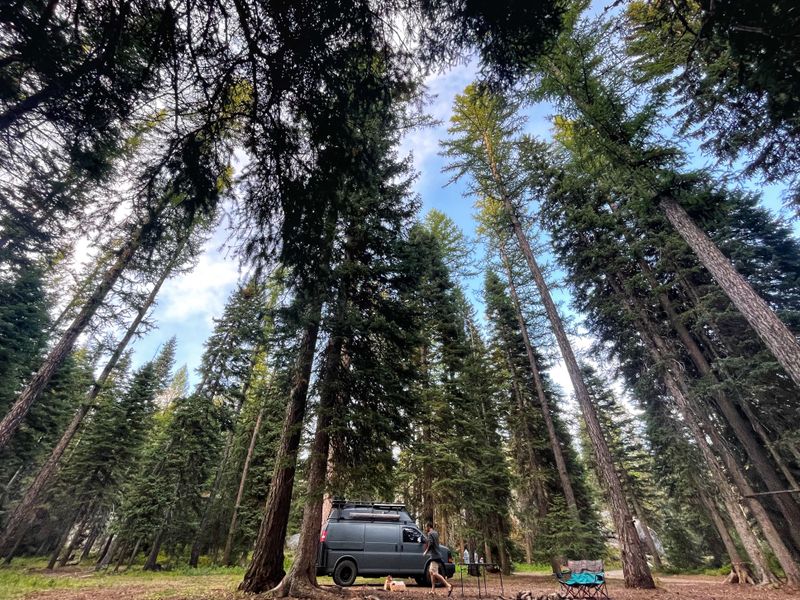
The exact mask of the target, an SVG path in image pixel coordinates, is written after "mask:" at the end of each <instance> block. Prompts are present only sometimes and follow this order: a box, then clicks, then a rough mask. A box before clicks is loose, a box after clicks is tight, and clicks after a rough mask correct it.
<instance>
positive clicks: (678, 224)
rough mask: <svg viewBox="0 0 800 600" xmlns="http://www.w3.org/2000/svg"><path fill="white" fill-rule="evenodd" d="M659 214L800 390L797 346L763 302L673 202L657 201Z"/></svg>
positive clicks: (684, 212) (799, 356) (790, 334)
mask: <svg viewBox="0 0 800 600" xmlns="http://www.w3.org/2000/svg"><path fill="white" fill-rule="evenodd" d="M660 206H661V210H663V211H664V214H665V215H666V216H667V219H669V222H670V223H672V226H673V227H675V230H676V231H677V232H678V234H680V236H681V237H682V238H683V240H684V241H685V242H686V243H687V244H688V245H689V247H690V248H691V249H692V250H693V251H694V253H695V254H696V255H697V258H698V260H699V261H700V262H701V263H702V264H703V266H704V267H705V268H706V269H708V270H709V271H710V272H711V275H713V277H714V279H716V281H717V283H718V284H719V286H720V287H721V288H722V290H723V291H724V292H725V294H726V295H727V296H728V298H730V300H731V302H733V304H734V306H736V308H737V309H739V312H741V313H742V315H743V316H744V318H745V319H747V322H748V323H750V326H751V327H752V328H753V330H754V331H755V332H756V333H757V334H758V337H760V338H761V340H762V341H763V342H764V344H766V346H767V348H769V350H770V352H772V354H773V356H775V358H776V359H777V361H778V363H780V365H781V366H782V367H783V368H784V369H785V370H786V372H787V373H788V374H789V377H791V378H792V381H794V384H795V386H796V387H798V388H800V343H798V341H797V337H796V336H795V335H794V334H793V333H792V332H791V331H789V328H788V327H787V326H786V325H785V324H784V323H783V321H781V320H780V319H779V318H778V315H776V314H775V311H773V310H772V309H771V308H770V307H769V305H768V304H767V303H766V302H765V301H764V299H763V298H762V297H761V296H759V295H758V294H757V293H756V291H755V290H754V289H753V288H752V286H751V285H750V284H749V283H748V282H747V280H746V279H745V278H744V277H742V276H741V274H740V273H739V272H738V271H737V270H736V268H735V267H734V266H733V264H731V261H730V260H728V258H727V257H726V256H725V255H724V254H722V252H721V251H720V249H719V248H718V247H717V245H716V244H715V243H714V242H713V241H712V240H711V238H709V237H708V235H706V233H705V232H704V231H703V230H701V229H700V228H699V227H698V226H697V225H696V224H695V222H694V221H693V220H692V218H691V217H690V216H689V215H688V214H687V213H686V211H685V210H684V209H683V207H682V206H681V205H680V204H678V203H677V202H676V201H675V200H674V199H673V198H661V200H660Z"/></svg>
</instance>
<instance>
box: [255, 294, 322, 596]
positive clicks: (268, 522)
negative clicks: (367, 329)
mask: <svg viewBox="0 0 800 600" xmlns="http://www.w3.org/2000/svg"><path fill="white" fill-rule="evenodd" d="M314 302H315V304H314V306H313V307H312V308H311V310H310V311H309V320H308V323H307V324H306V326H305V331H304V332H303V337H302V339H301V342H300V348H299V352H298V356H297V359H296V362H295V366H294V377H293V382H292V389H291V392H290V393H289V402H288V403H287V404H286V412H285V415H284V420H283V430H282V431H281V440H280V446H279V447H278V454H277V456H276V457H275V471H274V473H273V475H272V482H271V484H270V487H269V493H268V495H267V503H266V508H265V510H264V516H263V518H262V519H261V527H260V528H259V531H258V538H257V539H256V545H255V551H254V552H253V561H252V562H251V563H250V567H249V568H248V569H247V572H246V573H245V575H244V580H243V581H242V583H241V584H239V589H240V590H242V591H244V592H249V593H255V594H257V593H260V592H263V591H265V590H268V589H271V588H273V587H275V586H276V585H278V584H279V583H280V581H281V579H283V576H284V575H285V571H284V570H283V544H284V541H285V538H286V528H287V526H288V522H289V505H290V503H291V500H292V489H293V487H294V476H295V470H296V468H297V449H298V447H299V445H300V439H301V435H302V428H303V417H304V416H305V413H306V399H307V396H308V384H309V378H310V377H311V369H312V366H313V364H314V348H315V346H316V344H317V336H318V334H319V321H320V316H321V312H322V297H321V295H319V296H318V299H316V300H314Z"/></svg>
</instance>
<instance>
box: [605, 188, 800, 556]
mask: <svg viewBox="0 0 800 600" xmlns="http://www.w3.org/2000/svg"><path fill="white" fill-rule="evenodd" d="M608 206H609V208H610V209H611V211H612V213H615V212H616V209H615V207H614V205H613V203H611V202H609V203H608ZM686 218H687V219H688V218H689V217H688V215H686ZM619 225H620V226H621V227H622V228H623V234H624V236H625V239H626V241H628V243H629V245H631V246H633V238H632V236H631V235H630V233H629V231H628V229H627V227H626V226H625V224H624V223H623V222H622V220H621V219H620V220H619ZM700 233H701V234H702V232H700ZM702 235H705V234H702ZM708 242H709V243H711V241H710V240H708ZM636 263H637V265H638V266H639V269H640V270H641V272H642V274H644V276H645V278H646V280H647V283H648V285H649V286H650V288H651V289H652V290H653V293H654V294H655V295H656V296H657V298H658V303H659V305H660V306H661V309H662V310H663V311H664V314H665V315H666V317H667V319H668V320H669V323H670V325H671V326H672V328H673V329H674V330H675V332H676V333H677V334H678V337H679V338H680V340H681V343H682V344H683V346H684V348H685V349H686V351H687V353H688V355H689V358H690V359H691V361H692V363H693V364H694V366H695V368H696V369H697V371H698V372H699V373H700V375H701V376H702V377H706V378H708V379H709V380H710V381H711V382H712V383H713V384H716V385H715V388H714V389H713V390H712V392H711V396H712V397H713V398H714V401H715V403H716V405H717V407H718V409H719V410H720V412H721V413H722V415H723V417H724V418H725V419H726V420H727V422H728V424H729V425H730V427H731V430H732V431H733V433H734V435H736V437H737V439H738V440H739V441H740V442H741V445H742V447H743V448H744V450H745V452H746V454H747V456H748V458H749V459H750V460H751V461H752V463H753V467H754V469H753V471H754V472H755V473H757V474H758V476H759V477H760V478H761V479H762V480H763V481H764V483H765V484H766V486H767V489H768V490H770V491H777V490H783V489H786V485H785V484H784V483H783V482H782V481H781V478H780V476H779V475H778V473H777V471H776V470H775V465H774V464H773V463H772V462H771V461H770V459H769V457H768V456H767V453H766V452H765V451H764V448H763V447H762V446H761V444H760V443H759V442H758V439H757V438H756V436H755V434H754V430H755V431H758V429H757V428H758V427H759V426H760V424H759V423H758V420H757V419H756V417H755V415H753V414H752V411H748V410H747V407H746V403H745V402H742V403H741V406H742V410H744V412H745V414H746V415H747V419H745V418H744V417H743V416H742V415H741V414H740V413H739V410H738V409H737V407H736V405H735V404H734V403H733V401H732V400H731V399H730V398H729V397H728V395H727V394H726V393H725V392H724V391H722V390H721V389H719V383H720V381H719V379H718V378H717V374H716V373H715V372H714V370H713V369H712V367H711V364H710V363H709V361H708V359H707V358H706V355H705V353H704V352H703V350H702V348H701V347H700V344H699V343H698V342H697V341H696V339H695V336H694V335H693V334H692V333H691V332H690V331H689V329H688V328H687V327H686V325H685V324H684V323H683V321H682V320H681V318H680V316H679V315H678V312H677V311H676V310H675V307H674V305H673V303H672V300H671V299H670V298H669V296H668V295H667V293H666V292H665V291H663V290H660V285H659V283H658V281H657V280H656V278H655V276H654V274H653V271H652V269H651V268H650V265H648V264H647V262H646V261H645V260H643V259H642V258H641V256H637V257H636ZM737 275H738V273H737ZM748 412H749V414H748ZM748 420H749V423H748ZM762 437H764V441H765V442H766V444H767V447H768V448H770V450H771V445H770V444H769V440H768V439H767V437H766V436H765V435H763V436H762ZM773 456H775V453H774V452H773ZM775 458H776V462H775V464H777V465H778V466H779V467H780V466H782V464H781V461H780V459H779V457H775ZM784 472H785V471H784ZM789 479H791V477H790V478H789ZM789 479H787V480H789ZM775 500H776V502H777V504H778V507H779V508H780V511H781V513H782V514H783V516H784V518H785V519H786V521H787V523H788V524H789V531H790V534H791V535H792V537H793V540H794V543H795V545H796V546H797V547H798V548H800V507H798V505H797V503H796V502H795V501H794V499H793V498H791V496H787V495H778V497H777V498H775Z"/></svg>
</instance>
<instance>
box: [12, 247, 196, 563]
mask: <svg viewBox="0 0 800 600" xmlns="http://www.w3.org/2000/svg"><path fill="white" fill-rule="evenodd" d="M187 239H188V238H187ZM185 245H186V242H185V241H184V242H183V243H182V244H181V245H180V246H179V248H178V250H177V252H176V253H175V256H174V257H173V258H172V260H171V261H170V262H169V264H168V266H167V267H166V268H165V269H164V272H163V273H162V274H161V276H160V277H159V279H158V281H157V282H156V284H155V285H154V286H153V289H152V290H150V294H149V295H148V296H147V299H146V300H145V301H144V303H143V304H142V306H140V307H139V310H138V312H137V313H136V317H135V318H134V319H133V321H132V322H131V324H130V325H129V326H128V329H127V331H126V332H125V335H124V336H123V337H122V339H120V341H119V342H118V343H117V347H116V348H114V352H113V353H112V354H111V356H110V357H109V359H108V362H106V365H105V367H103V371H102V372H101V373H100V376H99V377H98V378H97V380H96V381H95V382H94V384H93V385H92V387H91V389H90V390H89V393H88V394H87V396H86V400H85V401H84V402H83V404H81V405H80V406H79V407H78V410H77V411H75V415H74V416H73V417H72V421H70V423H69V425H67V428H66V429H65V430H64V433H63V434H62V435H61V439H59V441H58V443H57V444H56V446H55V447H54V448H53V450H52V452H51V453H50V456H48V457H47V460H46V461H45V463H44V464H43V465H42V467H41V468H40V469H39V472H38V473H37V474H36V478H35V479H34V480H33V482H31V484H30V486H28V489H27V490H25V495H24V496H23V497H22V500H20V501H19V503H18V504H17V506H16V508H15V509H14V512H13V513H12V514H11V516H10V517H9V518H8V521H7V522H6V526H5V529H4V530H3V533H2V535H0V552H2V549H3V548H4V547H5V546H6V545H7V544H8V543H9V542H10V541H11V540H13V539H14V538H15V537H16V536H18V535H20V534H23V533H24V532H25V529H26V528H27V524H28V523H30V522H31V520H32V519H31V517H32V515H33V512H34V511H35V510H36V504H37V502H38V500H39V497H40V496H41V493H42V491H43V490H44V489H45V488H46V487H47V485H48V484H49V482H50V481H51V479H52V478H53V476H54V475H55V473H56V471H57V469H58V466H59V464H60V463H61V457H62V456H63V455H64V452H65V451H66V450H67V447H68V446H69V444H70V442H71V441H72V439H73V438H74V437H75V434H76V433H77V432H78V429H79V428H80V425H81V423H82V422H83V419H84V418H85V417H86V415H87V414H88V413H89V411H90V410H91V409H92V408H93V407H94V401H95V400H96V399H97V396H98V395H99V394H100V392H101V391H102V389H103V387H104V386H105V384H106V381H108V378H109V376H110V375H111V372H112V371H113V370H114V367H116V366H117V363H118V362H119V359H120V357H121V356H122V354H123V352H125V349H126V348H127V347H128V344H129V343H130V341H131V340H132V339H133V336H134V335H135V334H136V330H137V329H138V328H139V325H141V323H142V320H144V317H145V315H147V311H148V310H149V309H150V307H151V306H152V305H153V302H155V299H156V296H157V295H158V292H159V291H160V290H161V286H162V285H163V284H164V281H166V279H167V277H169V274H170V273H171V272H172V270H173V269H174V268H175V265H176V263H177V262H178V258H179V256H180V254H181V252H182V251H183V248H184V247H185Z"/></svg>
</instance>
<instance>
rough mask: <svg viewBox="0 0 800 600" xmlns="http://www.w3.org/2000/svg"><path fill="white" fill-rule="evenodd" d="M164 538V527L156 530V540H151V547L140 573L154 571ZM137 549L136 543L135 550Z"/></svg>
mask: <svg viewBox="0 0 800 600" xmlns="http://www.w3.org/2000/svg"><path fill="white" fill-rule="evenodd" d="M163 537H164V526H163V525H162V526H161V527H159V528H158V533H156V539H154V540H153V545H152V546H151V547H150V554H148V555H147V560H146V561H144V566H143V567H142V571H155V570H156V566H157V565H158V553H159V552H161V542H162V539H163ZM136 549H138V543H137V548H136ZM134 552H135V550H134Z"/></svg>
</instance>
